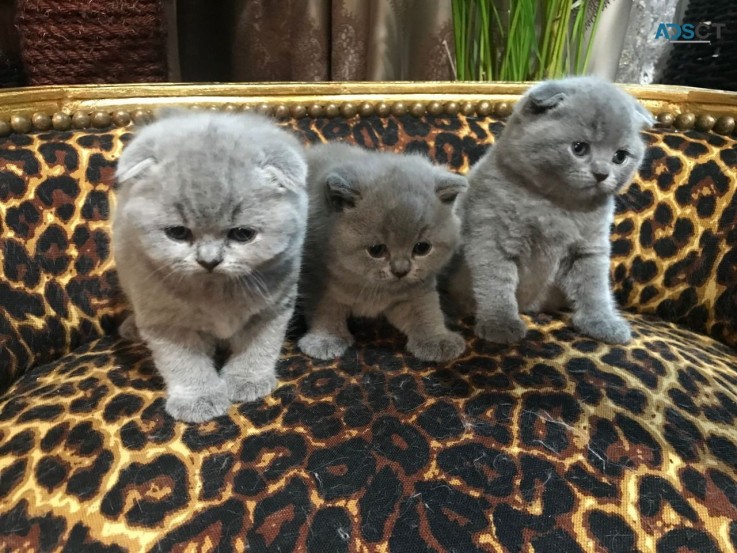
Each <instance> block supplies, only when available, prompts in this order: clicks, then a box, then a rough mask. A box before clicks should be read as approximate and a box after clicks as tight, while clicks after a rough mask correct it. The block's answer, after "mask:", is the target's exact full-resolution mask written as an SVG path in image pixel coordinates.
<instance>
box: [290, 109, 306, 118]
mask: <svg viewBox="0 0 737 553" xmlns="http://www.w3.org/2000/svg"><path fill="white" fill-rule="evenodd" d="M291 111H292V117H294V118H295V119H302V118H303V117H305V116H306V115H307V108H306V107H304V106H292V110H291Z"/></svg>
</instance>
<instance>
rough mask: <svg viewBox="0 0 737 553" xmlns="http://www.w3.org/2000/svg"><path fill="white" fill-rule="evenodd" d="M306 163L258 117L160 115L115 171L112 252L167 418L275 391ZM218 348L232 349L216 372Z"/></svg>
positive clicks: (297, 258) (132, 327)
mask: <svg viewBox="0 0 737 553" xmlns="http://www.w3.org/2000/svg"><path fill="white" fill-rule="evenodd" d="M306 176H307V164H306V162H305V160H304V153H303V150H302V147H301V145H300V144H299V143H298V141H297V140H296V138H294V137H293V136H292V135H290V134H288V133H287V132H285V131H283V130H281V129H279V128H278V127H277V126H276V125H275V124H274V123H272V122H271V121H269V120H267V119H266V118H262V117H260V116H256V115H227V114H217V113H198V114H194V113H187V112H176V111H175V112H173V113H172V112H168V113H166V114H164V116H163V118H162V119H161V120H159V121H157V122H156V123H153V124H152V125H150V126H148V127H145V128H143V129H142V130H141V131H140V133H138V135H137V136H136V137H135V138H134V139H133V140H132V141H131V142H130V144H129V145H128V146H127V147H126V148H125V149H124V151H123V153H122V155H121V157H120V161H119V163H118V171H117V177H118V181H119V183H120V188H119V192H118V197H117V208H116V212H115V217H114V220H113V252H114V256H115V261H116V265H117V271H118V275H119V278H120V283H121V285H122V288H123V290H124V292H125V293H126V295H127V296H128V298H129V299H130V301H131V303H132V306H133V312H134V315H133V316H132V317H130V318H129V319H128V320H126V322H125V323H124V325H123V326H122V327H121V334H123V335H126V336H128V337H131V336H133V335H137V336H140V337H141V338H142V339H143V340H144V341H145V342H146V344H147V345H148V347H149V349H150V350H151V353H152V355H153V360H154V364H155V365H156V368H157V369H158V371H159V372H160V373H161V375H162V376H163V378H164V381H165V382H166V387H167V393H168V397H167V400H166V410H167V412H168V413H169V414H171V415H172V416H173V417H175V418H177V419H181V420H185V421H190V422H201V421H205V420H208V419H210V418H213V417H216V416H218V415H222V414H224V413H225V412H226V410H227V409H228V407H229V406H230V403H231V401H233V402H236V401H251V400H255V399H258V398H260V397H262V396H264V395H266V394H268V393H269V392H271V391H272V389H273V388H274V387H275V385H276V373H275V365H276V361H277V358H278V356H279V353H280V351H281V347H282V343H283V340H284V335H285V332H286V328H287V323H288V321H289V319H290V317H291V315H292V312H293V308H294V304H295V301H296V296H297V285H298V280H299V271H300V266H301V253H302V246H303V241H304V235H305V230H306V223H307V201H308V198H307V191H306ZM216 348H226V349H228V350H229V352H230V356H229V358H228V359H227V360H226V361H225V364H224V365H223V366H222V369H221V370H220V372H218V371H217V369H216V365H215V361H214V354H215V351H216Z"/></svg>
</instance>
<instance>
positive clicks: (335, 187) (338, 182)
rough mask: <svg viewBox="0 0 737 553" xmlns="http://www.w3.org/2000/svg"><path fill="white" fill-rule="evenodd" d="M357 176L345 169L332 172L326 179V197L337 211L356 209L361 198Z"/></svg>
mask: <svg viewBox="0 0 737 553" xmlns="http://www.w3.org/2000/svg"><path fill="white" fill-rule="evenodd" d="M356 183H357V179H356V177H355V175H354V174H353V173H352V172H351V171H350V170H348V169H346V168H345V167H340V168H338V169H334V170H332V171H330V172H329V173H328V174H327V176H326V177H325V196H326V197H327V200H328V203H329V204H330V205H331V206H332V208H333V209H335V210H336V211H343V210H344V209H351V208H353V207H356V202H357V201H358V200H359V199H360V198H361V192H360V191H359V190H358V186H357V184H356Z"/></svg>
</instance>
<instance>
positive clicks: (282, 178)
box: [257, 143, 307, 191]
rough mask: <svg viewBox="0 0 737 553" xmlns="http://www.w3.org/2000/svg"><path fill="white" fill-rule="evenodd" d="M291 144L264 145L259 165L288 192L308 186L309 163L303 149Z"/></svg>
mask: <svg viewBox="0 0 737 553" xmlns="http://www.w3.org/2000/svg"><path fill="white" fill-rule="evenodd" d="M285 146H286V147H285ZM290 146H291V144H288V145H285V144H284V143H279V144H276V143H275V144H264V149H263V150H262V151H261V153H260V155H259V157H258V161H257V165H258V166H259V167H260V168H261V169H263V170H265V171H266V172H268V173H269V174H270V175H271V176H272V177H273V179H274V181H275V182H276V183H277V184H278V185H279V186H281V187H282V188H285V189H286V190H292V191H297V190H303V189H304V188H306V186H307V162H306V161H305V159H304V155H303V154H302V149H301V147H299V149H298V147H290Z"/></svg>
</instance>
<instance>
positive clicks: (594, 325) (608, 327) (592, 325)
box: [573, 315, 632, 344]
mask: <svg viewBox="0 0 737 553" xmlns="http://www.w3.org/2000/svg"><path fill="white" fill-rule="evenodd" d="M573 326H574V327H575V328H576V330H578V331H579V332H580V333H581V334H586V335H587V336H591V337H592V338H594V339H595V340H601V341H602V342H607V343H608V344H626V343H628V342H629V341H630V340H631V339H632V331H631V330H630V327H629V325H628V324H627V321H625V320H624V319H623V318H622V317H619V316H617V315H613V316H608V317H580V316H579V317H577V316H576V315H574V316H573Z"/></svg>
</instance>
